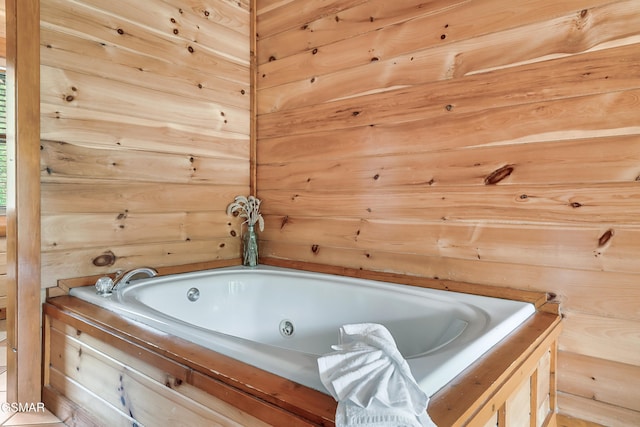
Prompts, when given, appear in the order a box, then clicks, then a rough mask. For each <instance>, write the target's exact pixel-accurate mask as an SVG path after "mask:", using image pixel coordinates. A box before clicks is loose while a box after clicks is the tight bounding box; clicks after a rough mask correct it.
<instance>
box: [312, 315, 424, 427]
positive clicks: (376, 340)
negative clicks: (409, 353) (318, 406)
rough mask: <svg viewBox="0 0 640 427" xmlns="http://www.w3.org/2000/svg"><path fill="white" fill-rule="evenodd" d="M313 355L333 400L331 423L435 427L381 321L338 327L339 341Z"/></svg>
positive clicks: (343, 426) (366, 426)
mask: <svg viewBox="0 0 640 427" xmlns="http://www.w3.org/2000/svg"><path fill="white" fill-rule="evenodd" d="M332 348H333V349H334V350H335V351H334V352H332V353H328V354H326V355H323V356H321V357H320V358H318V368H319V372H320V380H321V381H322V384H324V386H325V387H326V388H327V390H328V391H329V393H331V395H332V396H333V397H334V398H335V399H336V400H337V401H338V409H337V410H336V427H351V426H358V427H374V426H375V427H401V426H407V427H414V426H415V427H435V426H436V425H435V424H434V423H433V421H431V419H430V418H429V416H428V415H427V405H428V404H429V397H428V396H427V395H426V394H425V393H424V392H423V391H422V390H421V389H420V387H419V386H418V384H417V383H416V381H415V379H414V378H413V375H412V374H411V370H410V369H409V364H408V363H407V361H406V360H404V358H403V357H402V354H400V352H399V351H398V349H397V347H396V343H395V341H394V339H393V336H391V333H390V332H389V331H388V330H387V329H386V328H385V327H384V326H382V325H378V324H375V323H360V324H354V325H344V326H343V327H342V328H340V344H338V345H334V346H332Z"/></svg>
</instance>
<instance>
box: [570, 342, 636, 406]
mask: <svg viewBox="0 0 640 427" xmlns="http://www.w3.org/2000/svg"><path fill="white" fill-rule="evenodd" d="M558 366H559V369H558V375H559V378H558V383H559V387H561V388H562V390H564V391H565V392H566V393H571V394H573V395H576V396H581V397H584V398H586V399H595V400H598V401H601V402H605V403H608V404H611V405H617V406H622V407H625V408H629V409H633V410H635V411H638V412H640V388H639V387H626V385H627V384H628V383H629V381H632V379H635V378H640V367H638V366H634V365H629V364H623V363H618V362H612V361H609V360H605V359H599V358H594V357H590V356H585V355H582V354H577V353H570V352H566V351H562V352H560V354H559V358H558Z"/></svg>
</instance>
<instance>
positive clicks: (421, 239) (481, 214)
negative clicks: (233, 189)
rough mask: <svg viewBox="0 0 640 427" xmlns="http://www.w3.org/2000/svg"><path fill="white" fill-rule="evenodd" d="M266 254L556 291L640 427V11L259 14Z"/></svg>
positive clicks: (571, 367)
mask: <svg viewBox="0 0 640 427" xmlns="http://www.w3.org/2000/svg"><path fill="white" fill-rule="evenodd" d="M257 33H258V36H257V39H258V41H257V55H258V68H257V77H256V78H257V113H258V116H257V161H258V166H257V179H258V195H259V197H261V198H262V199H263V201H264V203H263V208H264V213H265V218H266V229H265V231H264V233H262V234H261V245H262V246H261V251H262V253H261V255H262V256H269V257H275V258H281V259H290V260H299V261H310V262H316V263H323V264H330V265H339V266H346V267H351V268H363V269H369V270H383V271H392V272H399V273H407V274H412V275H420V276H426V277H439V278H444V279H455V280H461V281H468V282H472V283H484V284H492V285H501V286H505V287H513V288H521V289H535V290H543V291H549V292H551V293H554V294H556V295H557V299H558V300H560V301H561V302H562V303H563V310H564V314H565V316H566V318H565V323H564V331H565V332H564V333H563V335H562V337H561V339H560V354H559V364H560V369H559V389H560V393H559V407H560V412H561V413H563V414H565V415H567V416H573V417H576V418H582V419H586V420H589V421H592V422H596V423H600V424H604V425H640V387H638V386H637V382H638V381H637V380H633V381H631V380H630V379H632V378H635V379H638V378H640V332H639V331H640V287H639V286H638V282H639V280H640V262H638V260H639V259H640V215H639V214H638V212H640V126H639V124H640V122H639V115H638V112H639V111H640V101H639V100H640V2H638V1H637V0H567V1H562V2H557V1H554V0H530V1H524V0H517V1H510V0H484V1H466V0H464V1H463V0H432V1H428V2H424V1H417V0H396V1H388V0H340V1H339V0H334V1H327V0H323V1H321V0H309V1H305V2H296V1H293V0H258V1H257Z"/></svg>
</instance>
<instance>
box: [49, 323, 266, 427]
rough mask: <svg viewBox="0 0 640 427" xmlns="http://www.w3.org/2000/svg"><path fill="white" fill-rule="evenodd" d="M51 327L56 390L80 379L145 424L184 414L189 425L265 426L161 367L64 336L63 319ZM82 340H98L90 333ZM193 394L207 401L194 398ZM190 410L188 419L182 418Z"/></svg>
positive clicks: (107, 403) (105, 404)
mask: <svg viewBox="0 0 640 427" xmlns="http://www.w3.org/2000/svg"><path fill="white" fill-rule="evenodd" d="M53 326H54V329H53V330H52V331H51V346H52V347H51V352H52V356H53V357H52V367H51V371H52V382H51V385H52V386H53V387H54V388H56V389H57V390H60V391H63V392H64V391H65V390H66V389H67V388H68V386H67V384H69V383H72V384H76V387H79V388H81V389H82V390H84V391H85V392H88V393H87V394H93V393H92V392H91V391H92V390H93V391H94V392H95V391H98V390H100V393H99V396H100V400H102V406H103V407H113V408H117V409H118V412H119V418H122V419H124V420H127V419H128V418H129V417H127V416H126V415H128V414H133V416H134V417H135V419H136V420H137V421H139V422H142V423H143V424H154V425H155V424H162V423H167V422H169V423H171V424H173V423H177V422H178V420H177V419H175V418H174V417H175V416H178V414H180V415H179V416H180V417H181V418H180V420H179V422H185V423H187V424H189V425H204V424H208V425H209V424H213V425H225V426H243V425H256V426H262V425H266V424H264V423H262V422H260V421H259V420H256V419H255V418H253V417H251V416H249V415H247V414H244V413H242V412H241V411H238V410H237V409H235V408H233V407H232V406H230V405H228V404H226V403H224V402H220V401H219V400H217V399H214V398H212V397H211V396H207V395H206V394H204V393H199V392H197V390H193V387H192V386H190V385H188V384H186V383H185V382H183V380H182V379H178V378H172V377H171V375H168V374H167V373H164V372H162V370H160V369H158V368H156V367H154V366H151V365H148V364H146V363H143V362H141V361H137V360H135V359H133V358H132V357H130V356H128V355H126V354H125V353H122V352H119V351H112V350H113V349H112V348H110V346H108V345H105V344H101V343H99V342H98V346H99V348H98V349H96V348H95V347H93V346H92V345H90V344H88V343H84V342H80V341H78V340H77V339H75V338H72V337H71V336H69V335H68V334H67V335H65V334H64V329H66V328H64V326H63V325H61V324H60V323H57V324H54V325H53ZM59 328H62V329H63V330H60V329H59ZM72 332H74V331H72ZM83 335H84V334H83ZM84 341H89V342H92V343H95V341H93V340H91V339H86V338H84ZM105 351H106V352H105ZM116 360H117V362H116ZM141 369H142V370H141ZM186 372H187V371H186V368H185V373H186ZM65 377H67V378H65ZM109 384H111V386H108V385H109ZM105 385H107V387H105ZM183 390H184V391H183ZM194 394H195V395H197V397H198V398H199V399H200V400H201V402H200V403H201V404H202V405H204V406H200V405H197V404H195V402H193V401H192V399H193V397H194ZM136 396H139V397H142V399H140V398H138V397H136ZM185 396H187V397H188V398H187V397H185ZM70 397H72V398H73V399H74V400H76V399H77V398H78V397H79V396H78V394H71V395H70ZM203 399H204V400H203ZM148 402H153V403H152V404H148ZM205 407H206V408H205ZM186 414H188V417H190V418H184V417H185V415H186ZM105 419H110V418H105ZM131 421H132V420H131V419H129V422H131ZM129 425H130V424H129Z"/></svg>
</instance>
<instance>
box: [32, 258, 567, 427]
mask: <svg viewBox="0 0 640 427" xmlns="http://www.w3.org/2000/svg"><path fill="white" fill-rule="evenodd" d="M263 261H264V260H263ZM264 263H265V264H269V265H274V266H282V267H288V268H296V269H300V270H308V271H317V272H322V273H329V274H339V275H344V276H349V277H356V278H366V279H372V280H380V281H388V282H393V283H402V284H406V285H412V286H423V287H432V288H435V289H445V290H451V291H456V292H465V293H471V294H478V295H485V296H493V297H499V298H508V299H513V300H517V301H525V302H531V303H533V304H534V306H535V307H536V313H535V314H534V315H532V316H531V317H530V318H529V319H527V321H525V323H523V324H522V325H521V326H519V327H518V328H517V329H516V330H515V331H513V332H512V333H511V334H509V335H508V336H507V337H506V338H505V339H503V340H502V341H501V342H500V343H498V345H496V346H495V347H494V348H493V349H491V350H490V351H489V352H487V353H486V354H485V355H483V356H482V357H481V358H479V359H478V360H477V361H476V362H474V363H473V364H472V365H471V366H470V367H469V368H467V369H466V370H465V371H463V373H461V374H460V375H459V376H458V377H456V378H455V379H454V380H452V381H451V383H449V384H448V385H447V386H445V387H444V388H442V389H441V390H440V391H439V392H437V393H436V394H435V395H434V396H433V397H432V398H431V402H430V405H429V414H430V415H431V416H432V418H433V419H434V420H436V421H438V422H445V424H443V425H448V424H449V423H451V425H453V422H454V421H455V422H463V420H466V419H470V418H471V417H472V416H473V415H474V414H475V413H476V412H475V410H474V408H477V407H481V406H482V405H483V404H484V403H486V402H489V400H490V399H491V398H492V396H493V395H495V393H496V392H497V391H498V390H499V388H500V387H501V386H502V385H503V384H505V383H506V381H507V380H508V379H509V377H511V376H512V375H514V374H515V372H516V371H517V370H518V369H519V367H520V366H521V365H522V364H523V363H524V362H525V361H526V360H527V359H528V358H529V357H531V355H532V354H533V352H534V351H536V349H539V348H540V346H541V345H542V344H543V343H547V342H549V341H550V340H552V339H554V340H555V339H557V336H558V334H559V333H560V326H561V325H560V316H559V314H558V311H559V310H558V306H557V304H555V303H547V300H548V295H547V294H546V293H544V292H533V291H521V290H514V289H506V288H502V287H497V286H486V285H475V284H469V283H463V282H452V281H446V280H439V279H428V278H421V277H416V276H406V275H401V274H394V273H381V272H371V271H366V270H354V269H347V268H342V267H332V266H325V265H317V264H309V263H301V262H284V263H283V262H281V261H280V260H274V261H272V262H264ZM230 265H237V263H230V262H229V261H223V262H220V263H213V265H212V263H204V264H197V266H198V267H199V268H193V266H191V268H189V266H178V267H166V268H164V269H159V270H160V274H163V275H164V274H174V273H178V272H184V271H194V270H197V269H208V268H212V267H216V266H218V267H220V266H230ZM95 277H96V276H93V277H89V278H86V277H85V278H80V279H73V280H70V281H69V280H67V281H61V283H60V284H59V288H58V289H57V290H56V289H54V290H52V291H53V292H50V293H49V294H48V295H49V297H55V296H61V295H62V297H61V298H51V299H48V300H47V302H46V303H45V305H44V312H45V314H46V315H48V316H52V317H56V318H65V319H67V320H69V321H71V322H72V323H73V325H74V327H76V328H78V330H82V331H83V332H87V333H89V334H90V335H99V336H100V337H103V338H105V339H107V340H108V342H110V343H112V344H117V345H118V346H119V347H121V349H128V351H130V352H135V354H137V353H138V352H139V351H140V349H144V350H145V351H148V352H152V353H154V354H157V355H160V356H161V357H163V358H167V359H168V360H170V361H173V362H174V363H178V364H180V365H182V366H187V367H188V368H189V369H192V370H193V371H194V372H195V373H199V374H202V375H205V376H209V378H213V380H212V381H214V382H216V383H219V384H222V385H224V386H226V387H230V388H231V389H233V390H235V391H236V392H239V393H241V394H245V395H246V396H249V398H254V399H255V398H257V399H259V400H260V401H264V402H267V403H268V404H269V405H273V406H274V407H276V408H279V409H282V410H285V411H288V412H290V413H293V414H294V415H295V416H299V417H302V418H305V419H307V420H310V421H311V422H313V423H315V424H317V425H333V417H334V414H335V407H336V403H335V401H333V399H332V398H331V397H330V396H328V395H326V394H323V393H321V392H318V391H316V390H313V389H310V388H307V387H304V386H301V385H299V384H296V383H294V382H292V381H289V380H287V379H284V378H282V377H278V376H276V375H274V374H270V373H268V372H266V371H262V370H260V369H259V368H255V367H253V366H249V365H246V364H244V363H243V362H240V361H237V360H234V359H231V358H228V357H226V356H223V355H221V354H219V353H216V352H214V351H213V350H208V349H205V348H203V347H200V346H198V345H197V344H193V343H190V342H188V341H185V340H182V339H180V338H177V337H167V335H166V334H164V333H155V334H154V333H153V332H151V331H149V330H148V329H146V328H141V327H140V326H139V324H137V322H134V321H131V320H129V319H126V318H124V317H122V316H119V315H117V314H114V313H112V312H109V311H107V310H105V309H102V308H99V307H97V306H95V305H93V304H90V303H87V302H84V301H81V300H79V299H77V298H74V297H71V296H64V294H66V291H65V289H66V290H68V288H69V287H75V286H85V285H87V284H91V283H92V282H94V281H95ZM96 308H97V309H96ZM141 337H142V338H141ZM145 337H146V338H145ZM194 347H195V348H194ZM180 348H182V349H183V350H180ZM185 348H186V349H187V350H184V349H185ZM132 354H134V353H132ZM212 360H215V361H216V363H219V364H220V366H222V368H220V369H215V370H214V369H213V368H211V367H210V365H211V361H212ZM204 361H206V362H204ZM195 377H196V376H194V378H195ZM479 377H481V378H483V381H482V384H483V386H482V387H478V384H477V382H478V381H477V380H478V378H479ZM256 378H257V379H258V380H259V381H258V382H259V384H256V382H255V381H254V380H255V379H256ZM248 379H251V380H252V382H251V383H250V382H249V380H248ZM485 384H488V386H486V387H485V386H484V385H485ZM45 386H46V384H45ZM45 389H46V387H45ZM43 393H44V391H43ZM450 401H455V402H457V405H456V406H455V408H452V407H450V406H449V405H448V404H447V402H450ZM253 402H254V403H253V404H255V401H253ZM230 403H234V402H230ZM236 403H237V402H236ZM250 408H251V406H249V409H250ZM241 409H242V408H241ZM247 412H251V411H250V410H247Z"/></svg>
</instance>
